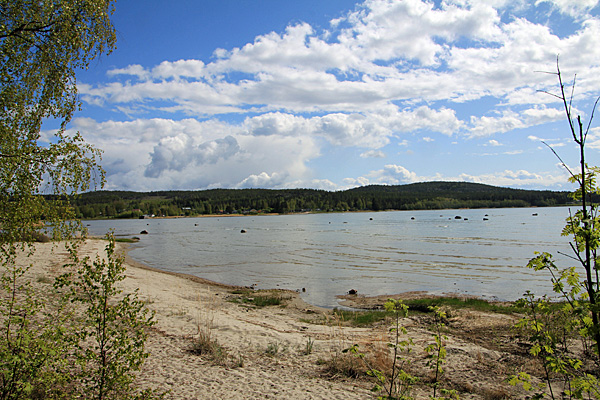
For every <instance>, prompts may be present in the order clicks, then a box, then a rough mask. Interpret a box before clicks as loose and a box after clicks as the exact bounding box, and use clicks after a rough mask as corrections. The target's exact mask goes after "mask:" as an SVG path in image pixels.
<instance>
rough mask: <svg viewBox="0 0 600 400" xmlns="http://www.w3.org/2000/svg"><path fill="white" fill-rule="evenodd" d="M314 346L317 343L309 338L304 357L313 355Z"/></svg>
mask: <svg viewBox="0 0 600 400" xmlns="http://www.w3.org/2000/svg"><path fill="white" fill-rule="evenodd" d="M314 345H315V341H314V340H312V339H311V338H310V337H309V338H308V339H307V340H306V344H305V345H304V351H303V353H304V355H306V356H308V355H310V354H312V352H313V347H314Z"/></svg>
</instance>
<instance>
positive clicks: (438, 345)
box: [425, 307, 458, 399]
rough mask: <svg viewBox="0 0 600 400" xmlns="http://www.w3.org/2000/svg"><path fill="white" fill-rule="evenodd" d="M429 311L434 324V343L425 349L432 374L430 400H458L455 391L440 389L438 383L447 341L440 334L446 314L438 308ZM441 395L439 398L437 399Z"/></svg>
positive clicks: (441, 374) (444, 336) (441, 372)
mask: <svg viewBox="0 0 600 400" xmlns="http://www.w3.org/2000/svg"><path fill="white" fill-rule="evenodd" d="M430 311H431V312H433V317H434V323H433V330H434V333H433V339H434V342H433V343H431V344H429V345H428V346H427V347H425V351H426V352H427V358H428V361H427V366H428V367H429V368H431V370H432V371H433V372H434V376H433V382H432V383H431V386H432V387H433V395H432V396H431V399H458V393H457V392H456V391H455V390H449V389H445V388H442V387H441V385H440V382H441V380H442V377H443V375H444V368H443V365H444V363H445V362H446V345H445V341H446V340H447V339H448V337H447V336H446V335H444V334H443V333H442V329H443V328H444V326H445V325H444V320H445V319H446V313H445V312H444V311H442V310H441V309H440V308H439V307H430ZM438 394H441V397H438Z"/></svg>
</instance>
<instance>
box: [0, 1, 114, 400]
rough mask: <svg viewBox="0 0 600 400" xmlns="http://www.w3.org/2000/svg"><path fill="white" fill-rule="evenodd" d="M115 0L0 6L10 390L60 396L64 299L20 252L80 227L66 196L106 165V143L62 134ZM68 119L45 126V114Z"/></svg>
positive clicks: (5, 392)
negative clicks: (39, 279)
mask: <svg viewBox="0 0 600 400" xmlns="http://www.w3.org/2000/svg"><path fill="white" fill-rule="evenodd" d="M111 3H112V2H111V0H88V1H72V0H54V1H43V2H40V1H30V0H29V1H23V0H14V1H4V2H2V5H1V6H0V104H2V107H0V228H1V231H0V262H1V264H2V271H1V272H0V274H1V276H0V280H1V282H2V293H1V294H2V299H1V300H0V321H1V322H0V324H1V327H0V330H1V331H2V335H0V336H1V337H0V357H1V359H0V365H1V382H0V385H1V387H0V393H1V396H2V398H4V399H19V398H31V397H32V396H35V397H48V398H51V397H58V396H59V393H57V392H56V388H57V387H61V385H62V384H64V383H65V380H66V379H67V377H68V375H65V374H62V373H61V371H62V370H63V368H64V366H65V365H64V364H65V358H64V357H63V356H64V354H65V353H66V352H67V349H68V346H69V344H70V342H69V341H68V338H67V337H66V336H67V334H66V331H65V327H66V324H67V322H68V320H67V318H66V317H68V316H69V315H70V312H68V309H66V308H65V305H64V304H62V303H60V302H59V303H58V304H55V305H52V307H50V305H49V304H44V303H43V302H42V301H41V300H40V298H39V293H37V292H35V291H34V289H33V287H32V286H31V284H30V282H28V281H27V279H26V278H27V273H28V270H29V267H21V266H18V265H17V264H16V258H17V254H18V253H19V252H21V251H26V252H27V253H28V254H31V253H32V251H33V250H34V249H33V247H32V246H31V243H32V242H33V241H35V239H36V238H37V237H39V235H40V234H39V231H40V229H43V228H44V227H51V229H50V231H51V233H52V236H53V237H54V238H55V239H60V238H64V237H70V236H72V235H73V234H74V233H75V232H76V231H77V230H78V228H79V227H80V225H79V224H77V223H76V222H73V220H72V217H73V216H74V214H73V212H72V210H71V209H70V208H69V207H68V200H67V198H66V197H61V196H55V197H53V198H48V197H43V196H39V195H38V194H39V193H41V192H46V193H53V194H54V195H64V194H72V193H74V192H77V191H85V190H87V189H89V187H90V181H91V180H92V178H93V177H97V178H98V181H99V182H101V181H102V179H103V175H102V173H101V171H100V169H99V168H98V167H97V164H96V163H97V159H98V158H99V152H98V151H97V150H96V149H94V148H93V147H91V146H89V145H87V144H86V143H85V142H83V140H82V138H81V136H80V135H75V136H73V137H68V136H67V135H65V134H64V131H65V127H66V124H67V123H68V122H69V120H70V119H71V117H72V114H73V112H74V111H75V109H76V108H77V89H76V85H75V71H76V70H77V69H79V68H86V67H87V66H88V65H89V63H90V61H91V60H93V59H95V58H96V57H98V56H100V55H101V54H103V53H106V52H109V51H110V50H111V49H112V47H113V45H114V41H115V35H114V30H113V28H112V25H111V24H110V19H109V16H110V13H111V12H112V4H111ZM48 120H53V121H55V122H56V123H58V124H59V125H60V128H59V129H58V132H56V133H55V134H54V135H52V134H48V135H46V134H44V135H42V133H41V128H42V122H43V121H48Z"/></svg>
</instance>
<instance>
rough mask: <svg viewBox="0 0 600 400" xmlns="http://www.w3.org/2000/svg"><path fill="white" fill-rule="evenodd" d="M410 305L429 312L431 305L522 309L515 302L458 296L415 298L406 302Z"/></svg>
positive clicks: (411, 309)
mask: <svg viewBox="0 0 600 400" xmlns="http://www.w3.org/2000/svg"><path fill="white" fill-rule="evenodd" d="M404 304H406V305H407V306H408V309H409V311H411V312H423V313H428V312H430V311H429V307H435V306H437V307H450V308H457V309H460V308H470V309H472V310H477V311H488V312H499V313H513V312H518V311H522V309H520V308H517V307H516V306H515V305H513V304H509V305H504V304H498V303H491V302H489V301H487V300H483V299H476V298H458V297H437V298H425V299H413V300H406V301H405V302H404Z"/></svg>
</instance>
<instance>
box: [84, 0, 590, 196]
mask: <svg viewBox="0 0 600 400" xmlns="http://www.w3.org/2000/svg"><path fill="white" fill-rule="evenodd" d="M597 4H598V1H597V0H580V1H578V2H573V1H567V0H538V1H536V3H535V5H534V4H532V3H531V2H526V1H516V2H515V1H509V0H481V1H479V0H448V1H442V2H441V3H440V2H438V3H435V2H432V1H424V0H403V1H390V0H367V1H365V2H364V3H363V4H361V5H359V6H357V7H356V8H355V9H353V10H352V11H350V12H348V14H347V15H343V16H341V17H340V18H338V19H336V20H335V21H331V26H330V30H329V31H319V30H317V29H316V28H315V27H313V26H311V25H309V24H307V23H298V24H295V25H290V26H288V27H287V28H286V29H285V30H284V31H283V32H279V33H278V32H270V33H266V34H263V35H259V36H257V37H255V38H252V39H251V40H250V41H249V42H248V43H246V44H245V45H242V46H240V47H237V48H232V49H216V50H215V51H214V58H212V59H211V60H204V61H202V60H197V59H181V60H174V61H163V62H161V63H158V64H157V65H150V66H142V65H139V64H136V63H134V64H131V65H129V66H117V67H116V68H113V69H111V70H110V71H108V73H107V75H108V81H107V82H106V83H99V84H90V83H82V84H79V85H78V87H79V88H80V95H81V99H82V100H83V101H84V102H85V103H87V104H86V106H88V105H89V106H90V107H103V108H105V109H110V111H111V112H113V114H111V117H114V115H116V113H118V112H121V113H122V114H123V115H124V116H125V117H126V118H127V119H129V120H128V121H126V122H119V121H111V120H110V118H107V119H109V120H107V121H106V122H103V123H98V122H96V121H94V120H92V119H78V120H76V121H74V123H73V125H74V129H79V130H81V131H82V132H83V133H84V135H85V137H86V138H88V140H89V141H91V142H92V143H95V144H97V145H98V147H100V148H102V149H104V150H105V158H104V161H105V163H104V165H105V166H106V168H107V171H108V177H109V185H111V187H115V188H116V187H127V188H135V189H150V188H199V187H220V186H222V187H291V186H290V185H298V186H302V185H314V186H311V187H316V186H318V187H328V188H331V187H335V186H336V185H337V184H336V183H332V182H331V181H329V180H328V179H326V178H323V177H319V178H315V176H313V174H314V173H315V171H314V170H311V168H309V165H311V163H310V161H311V160H315V159H317V158H319V157H322V160H323V161H324V162H323V164H326V162H325V161H326V160H325V157H327V155H328V154H331V153H335V152H328V151H324V150H328V149H330V148H335V147H338V146H342V147H354V148H356V149H358V150H357V151H355V154H359V155H360V157H363V158H366V157H369V158H373V160H371V161H370V163H373V162H376V161H377V160H376V159H377V158H383V157H384V156H385V154H384V153H383V152H382V151H381V149H382V148H383V147H385V146H386V145H388V144H390V143H397V144H398V145H399V146H407V145H408V143H409V142H408V140H407V139H406V138H405V137H410V136H413V137H415V138H421V139H422V140H423V141H426V142H431V141H439V142H440V143H441V142H442V140H439V135H440V134H441V135H446V136H448V137H452V139H456V140H454V141H453V142H452V143H453V144H454V145H456V146H454V147H453V151H454V152H456V153H457V154H459V152H460V151H463V152H466V151H464V150H463V148H462V147H460V146H462V145H464V143H463V142H465V141H464V139H465V138H486V140H488V141H487V145H488V146H500V145H501V143H500V141H499V140H497V138H496V137H495V136H496V135H499V134H503V133H506V132H511V131H514V130H517V129H523V130H525V129H528V128H532V127H535V126H539V125H542V124H550V123H553V122H556V121H560V120H563V119H564V111H563V110H562V108H561V106H562V105H561V104H559V103H558V102H557V99H556V98H554V97H552V96H548V95H547V94H544V93H541V92H540V91H547V92H554V91H555V90H556V87H557V85H556V76H554V75H552V74H545V73H540V72H539V71H549V72H553V70H554V69H555V68H556V57H557V54H560V57H561V70H562V71H563V75H564V76H565V77H571V76H573V75H574V74H575V72H577V73H578V75H577V82H578V84H577V87H576V89H578V90H577V91H576V97H575V100H576V101H577V103H580V104H584V105H585V104H586V102H587V103H589V101H590V99H592V98H593V99H595V96H597V93H595V92H594V91H596V90H597V88H598V87H600V46H598V37H600V19H599V18H598V17H597V16H589V15H586V14H588V13H590V12H591V11H593V10H592V9H593V7H597ZM548 5H550V6H551V7H552V10H553V12H552V14H556V13H561V14H562V15H561V16H560V17H561V18H566V19H568V22H569V25H570V26H569V28H568V29H570V30H568V29H564V30H563V29H557V27H558V26H557V25H556V23H555V22H554V20H555V18H552V17H553V15H550V16H547V17H546V16H542V17H540V15H539V13H538V11H539V9H537V8H535V7H536V6H542V9H547V7H548ZM536 13H537V14H536ZM532 16H533V17H532ZM536 18H537V19H536ZM542 18H543V19H544V20H543V21H542V22H539V21H538V19H542ZM560 28H562V26H560ZM148 115H160V116H165V118H152V119H142V118H145V117H146V116H148ZM240 121H241V122H240ZM550 136H551V134H548V137H549V139H547V140H546V141H547V142H548V143H552V145H553V146H561V145H564V142H562V141H557V140H553V139H551V138H550ZM598 137H600V135H598V134H596V133H594V135H592V136H591V137H590V141H589V147H590V149H600V144H599V143H600V139H598ZM529 139H530V140H540V139H539V138H537V137H535V136H534V135H529ZM467 142H468V141H467ZM473 146H474V145H473ZM515 147H518V146H515ZM414 151H417V152H418V151H419V150H418V149H417V150H414V149H411V150H410V151H407V152H405V155H408V156H411V154H414V153H413V152H414ZM469 151H471V152H472V150H471V149H470V150H469ZM323 154H324V155H323ZM504 154H514V153H510V152H506V153H504ZM417 155H418V154H417ZM496 155H498V154H495V155H494V156H496ZM491 158H492V157H489V159H491ZM381 163H382V164H383V161H381ZM407 165H408V164H407ZM439 168H440V169H444V166H439ZM502 169H505V167H502ZM530 174H531V175H527V174H526V173H524V172H523V171H517V172H513V171H511V170H510V169H509V170H507V171H503V172H499V173H497V174H493V173H491V174H488V175H470V174H467V175H465V179H472V180H476V179H480V180H482V181H486V183H492V184H493V182H492V181H493V180H494V179H497V182H498V184H500V182H513V184H515V185H521V184H526V185H529V184H531V185H533V184H535V182H537V184H539V185H540V186H544V185H546V184H547V182H552V181H554V182H555V183H556V184H559V183H558V182H559V178H556V179H555V177H553V176H552V175H551V174H537V175H536V174H535V173H530ZM357 175H358V174H357ZM363 175H364V176H362V177H359V178H348V179H349V180H348V181H345V182H344V183H343V184H345V185H350V184H365V182H375V183H388V184H395V183H407V182H414V181H417V180H427V179H430V178H431V177H430V178H428V177H424V176H419V175H417V173H416V172H414V171H409V170H408V169H406V168H405V167H403V166H399V165H395V164H389V165H385V166H383V167H382V169H380V170H377V171H374V172H370V173H365V174H363ZM447 179H450V180H453V179H463V176H462V175H460V176H454V177H447ZM553 179H554V180H553ZM524 182H525V183H524ZM507 185H508V184H507Z"/></svg>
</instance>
